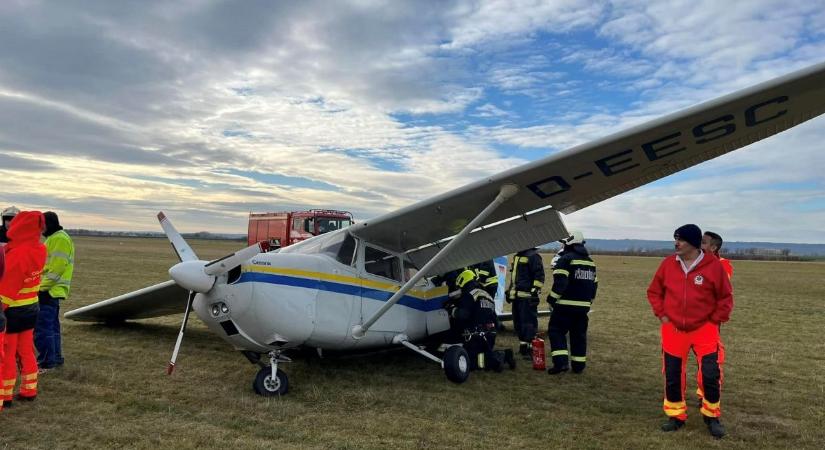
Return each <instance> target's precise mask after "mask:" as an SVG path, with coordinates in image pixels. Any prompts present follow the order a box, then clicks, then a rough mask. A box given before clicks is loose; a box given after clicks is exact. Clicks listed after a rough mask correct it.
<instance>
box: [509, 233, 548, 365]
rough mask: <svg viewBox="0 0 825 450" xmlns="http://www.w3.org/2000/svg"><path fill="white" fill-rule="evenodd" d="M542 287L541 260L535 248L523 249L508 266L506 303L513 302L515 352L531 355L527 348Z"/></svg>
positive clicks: (542, 270) (533, 336)
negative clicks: (516, 344)
mask: <svg viewBox="0 0 825 450" xmlns="http://www.w3.org/2000/svg"><path fill="white" fill-rule="evenodd" d="M543 286H544V263H543V262H542V260H541V255H539V254H538V252H537V251H536V249H535V248H530V249H527V250H522V251H520V252H518V253H516V256H514V257H513V262H512V264H511V265H510V287H509V288H508V289H507V303H512V305H513V326H514V327H515V329H516V334H517V335H518V340H519V347H518V351H519V353H520V354H521V355H523V356H524V357H525V358H526V359H530V358H531V354H530V347H531V342H532V341H533V338H535V337H536V332H537V331H538V327H539V322H538V320H539V319H538V306H539V295H540V294H541V288H542V287H543Z"/></svg>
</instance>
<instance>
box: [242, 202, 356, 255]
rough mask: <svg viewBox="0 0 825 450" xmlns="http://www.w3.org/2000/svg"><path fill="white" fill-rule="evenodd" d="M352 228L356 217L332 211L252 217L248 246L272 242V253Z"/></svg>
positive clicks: (265, 214)
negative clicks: (310, 239)
mask: <svg viewBox="0 0 825 450" xmlns="http://www.w3.org/2000/svg"><path fill="white" fill-rule="evenodd" d="M350 225H352V214H351V213H349V212H347V211H335V210H331V209H310V210H308V211H292V212H268V213H249V232H248V234H247V243H248V244H249V245H252V244H254V243H256V242H260V241H268V242H269V245H270V247H271V248H272V249H276V248H280V247H286V246H288V245H292V244H294V243H296V242H300V241H303V240H304V239H308V238H311V237H312V236H317V235H319V234H324V233H328V232H330V231H335V230H339V229H341V228H346V227H348V226H350Z"/></svg>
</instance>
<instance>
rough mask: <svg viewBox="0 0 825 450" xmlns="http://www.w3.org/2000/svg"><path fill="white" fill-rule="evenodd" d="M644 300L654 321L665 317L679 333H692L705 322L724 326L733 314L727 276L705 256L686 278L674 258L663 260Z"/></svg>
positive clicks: (720, 265) (716, 263) (715, 262)
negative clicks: (650, 309) (654, 318)
mask: <svg viewBox="0 0 825 450" xmlns="http://www.w3.org/2000/svg"><path fill="white" fill-rule="evenodd" d="M647 299H648V301H649V302H650V306H651V307H653V314H655V315H656V317H659V318H661V317H662V316H667V318H668V319H670V321H671V322H673V324H674V325H675V326H676V328H678V329H679V330H682V331H692V330H695V329H697V328H699V327H701V326H702V325H704V324H705V323H707V322H708V321H710V322H713V323H716V324H719V323H722V322H727V321H728V319H730V313H731V311H732V310H733V291H732V289H731V285H730V280H729V279H728V274H727V273H726V272H725V269H724V268H723V267H722V264H721V263H720V262H719V260H718V259H716V258H714V257H713V255H711V254H708V253H705V256H704V257H703V258H702V261H700V262H699V264H698V265H697V266H696V267H694V268H693V270H691V271H690V272H689V273H687V274H685V271H684V270H682V264H681V263H680V262H679V260H678V259H676V256H668V257H667V258H665V259H664V260H663V261H662V263H661V264H660V265H659V270H657V271H656V275H654V276H653V281H651V282H650V286H649V287H648V288H647Z"/></svg>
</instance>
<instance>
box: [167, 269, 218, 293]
mask: <svg viewBox="0 0 825 450" xmlns="http://www.w3.org/2000/svg"><path fill="white" fill-rule="evenodd" d="M205 266H206V261H183V262H179V263H177V264H175V265H174V266H172V268H171V269H169V276H170V277H172V279H173V280H175V283H177V284H178V286H180V287H182V288H184V289H186V290H189V291H193V292H200V293H206V292H209V290H210V289H212V286H214V284H215V279H216V278H215V277H214V276H212V275H207V274H206V272H204V267H205Z"/></svg>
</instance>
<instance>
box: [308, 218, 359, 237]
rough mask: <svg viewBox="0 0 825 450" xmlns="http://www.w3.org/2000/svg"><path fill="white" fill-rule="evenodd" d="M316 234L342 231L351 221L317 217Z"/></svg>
mask: <svg viewBox="0 0 825 450" xmlns="http://www.w3.org/2000/svg"><path fill="white" fill-rule="evenodd" d="M316 221H317V223H318V234H324V233H329V232H330V231H336V230H342V229H344V228H346V227H348V226H350V225H352V221H351V220H349V219H342V218H339V217H318V218H316Z"/></svg>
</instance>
